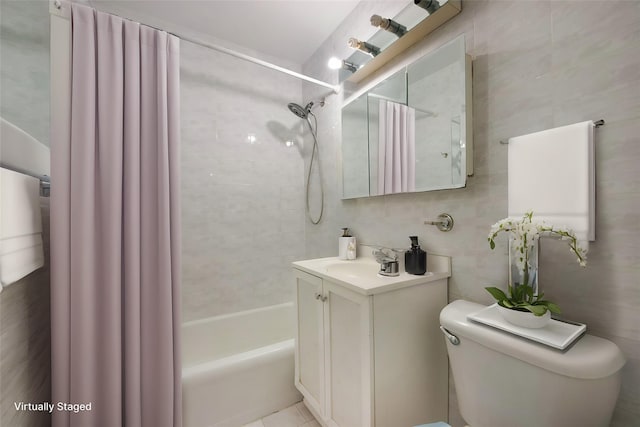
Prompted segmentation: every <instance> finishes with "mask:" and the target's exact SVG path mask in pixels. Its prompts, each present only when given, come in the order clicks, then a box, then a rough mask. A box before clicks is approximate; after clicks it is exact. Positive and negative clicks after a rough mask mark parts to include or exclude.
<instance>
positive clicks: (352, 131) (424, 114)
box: [342, 35, 473, 199]
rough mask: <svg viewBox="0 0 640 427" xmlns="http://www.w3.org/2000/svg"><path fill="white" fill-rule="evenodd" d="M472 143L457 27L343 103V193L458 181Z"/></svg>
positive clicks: (467, 166) (468, 166) (469, 165)
mask: <svg viewBox="0 0 640 427" xmlns="http://www.w3.org/2000/svg"><path fill="white" fill-rule="evenodd" d="M381 114H382V116H381ZM472 148H473V141H472V111H471V58H470V56H469V55H466V53H465V43H464V35H461V36H459V37H458V38H456V39H454V40H452V41H451V42H449V43H447V44H446V45H444V46H442V47H440V48H439V49H437V50H436V51H433V52H430V53H429V54H427V55H425V56H423V57H421V58H419V59H418V60H416V61H415V62H413V63H411V64H409V65H408V66H406V67H404V68H403V69H401V70H400V71H398V72H396V73H395V74H393V75H392V76H390V77H388V78H386V79H385V80H384V81H382V82H380V83H379V84H377V85H376V86H374V87H373V88H372V89H370V90H369V91H368V92H366V93H364V94H362V95H360V96H359V97H357V98H355V99H352V100H350V101H348V103H347V104H345V105H343V108H342V184H343V186H342V192H343V198H344V199H351V198H358V197H368V196H377V195H384V194H393V193H405V192H419V191H432V190H444V189H453V188H461V187H464V186H465V185H466V179H467V176H471V175H472V174H473V151H472Z"/></svg>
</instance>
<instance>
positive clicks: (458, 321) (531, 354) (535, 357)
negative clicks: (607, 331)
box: [440, 300, 625, 379]
mask: <svg viewBox="0 0 640 427" xmlns="http://www.w3.org/2000/svg"><path fill="white" fill-rule="evenodd" d="M484 307H485V306H484V305H481V304H476V303H473V302H469V301H464V300H457V301H454V302H452V303H450V304H449V305H447V306H446V307H445V308H443V309H442V311H441V312H440V324H441V325H442V326H444V327H445V328H446V329H447V330H448V331H449V332H451V333H452V334H454V335H457V336H458V338H460V340H461V341H462V340H463V339H464V338H466V339H470V340H472V341H475V342H476V343H478V344H480V345H482V346H485V347H487V348H489V349H491V350H495V351H499V352H500V353H503V354H506V355H508V356H512V357H515V358H517V359H520V360H523V361H525V362H528V363H530V364H532V365H535V366H538V367H540V368H542V369H546V370H548V371H551V372H555V373H557V374H560V375H565V376H567V377H573V378H582V379H597V378H604V377H607V376H609V375H612V374H614V373H616V372H617V371H619V370H620V369H621V368H622V367H623V366H624V364H625V358H624V356H623V354H622V352H621V351H620V348H618V346H617V345H616V344H614V343H612V342H611V341H609V340H606V339H604V338H599V337H595V336H593V335H588V334H585V335H584V336H583V337H582V338H580V339H578V340H577V341H576V343H575V344H574V345H573V346H571V347H569V348H568V349H567V350H565V351H564V352H563V351H560V350H556V349H553V348H551V347H547V346H545V345H542V344H539V343H536V342H533V341H529V340H527V339H525V338H521V337H518V336H515V335H512V334H509V333H507V332H503V331H500V330H498V329H494V328H491V327H489V326H485V325H480V324H478V323H475V322H472V321H470V320H468V319H467V315H468V314H471V313H473V312H476V311H478V310H480V309H482V308H484Z"/></svg>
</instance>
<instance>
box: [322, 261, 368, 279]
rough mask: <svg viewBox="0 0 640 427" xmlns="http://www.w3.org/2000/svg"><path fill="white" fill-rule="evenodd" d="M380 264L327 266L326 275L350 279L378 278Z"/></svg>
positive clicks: (358, 263)
mask: <svg viewBox="0 0 640 427" xmlns="http://www.w3.org/2000/svg"><path fill="white" fill-rule="evenodd" d="M378 271H380V264H378V263H377V262H345V263H336V264H330V265H328V266H327V274H330V275H332V276H341V277H345V278H350V279H363V278H369V279H372V278H379V277H380V276H379V275H378Z"/></svg>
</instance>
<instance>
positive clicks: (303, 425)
mask: <svg viewBox="0 0 640 427" xmlns="http://www.w3.org/2000/svg"><path fill="white" fill-rule="evenodd" d="M244 427H321V426H320V424H318V422H317V421H316V420H315V419H314V418H313V415H311V412H309V410H308V409H307V407H306V406H304V403H302V402H298V403H296V404H295V405H293V406H289V407H288V408H287V409H283V410H282V411H278V412H276V413H274V414H271V415H268V416H266V417H264V418H263V419H261V420H258V421H254V422H252V423H249V424H245V425H244Z"/></svg>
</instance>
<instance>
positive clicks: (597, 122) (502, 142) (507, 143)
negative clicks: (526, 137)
mask: <svg viewBox="0 0 640 427" xmlns="http://www.w3.org/2000/svg"><path fill="white" fill-rule="evenodd" d="M604 123H605V122H604V120H603V119H600V120H596V121H594V122H593V125H594V126H595V127H596V128H599V127H600V126H604ZM500 144H503V145H509V141H503V140H501V141H500Z"/></svg>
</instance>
